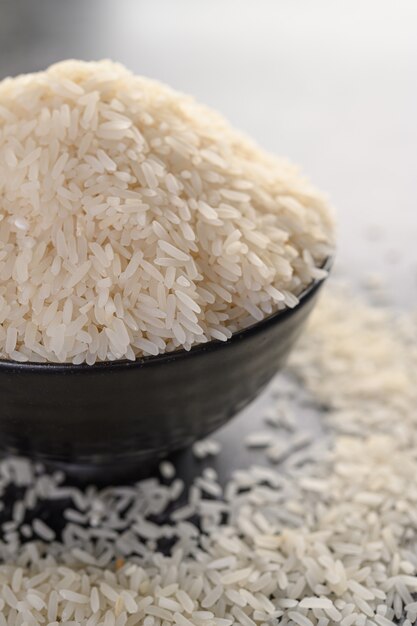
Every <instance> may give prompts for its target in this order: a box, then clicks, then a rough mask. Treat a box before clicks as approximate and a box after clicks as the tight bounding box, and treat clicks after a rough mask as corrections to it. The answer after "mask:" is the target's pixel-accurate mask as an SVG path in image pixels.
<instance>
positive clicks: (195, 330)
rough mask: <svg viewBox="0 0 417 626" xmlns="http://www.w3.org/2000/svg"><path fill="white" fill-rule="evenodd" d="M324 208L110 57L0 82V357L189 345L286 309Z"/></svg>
mask: <svg viewBox="0 0 417 626" xmlns="http://www.w3.org/2000/svg"><path fill="white" fill-rule="evenodd" d="M332 240H333V225H332V220H331V217H330V212H329V208H328V206H327V203H326V201H325V200H324V199H323V198H322V197H321V196H320V195H319V194H318V193H317V192H316V191H315V190H313V189H312V188H311V187H310V185H309V184H308V183H307V182H306V181H305V180H304V179H303V178H301V177H300V175H299V174H298V172H297V170H296V169H295V168H294V167H293V166H292V165H290V164H288V163H287V162H286V161H283V160H279V159H277V158H275V157H273V156H271V155H269V154H267V153H265V152H263V151H262V150H260V149H259V148H258V147H257V146H256V145H254V144H253V143H251V141H250V140H249V139H247V138H246V137H244V136H243V135H241V134H240V133H238V132H237V131H235V130H233V129H232V128H231V127H230V126H229V125H228V124H227V123H226V122H225V121H224V120H223V119H222V118H221V117H220V116H219V115H218V114H216V113H215V112H213V111H211V110H210V109H208V108H205V107H203V106H201V105H199V104H197V103H196V102H195V101H194V100H193V99H192V98H190V97H187V96H184V95H182V94H180V93H177V92H175V91H173V90H171V89H169V88H168V87H166V86H164V85H161V84H160V83H157V82H155V81H152V80H149V79H146V78H142V77H137V76H133V75H132V74H131V73H130V72H129V71H128V70H126V69H125V68H124V67H122V66H121V65H118V64H115V63H111V62H109V61H102V62H98V63H85V62H80V61H65V62H61V63H58V64H56V65H53V66H51V67H50V68H49V69H48V70H46V71H44V72H39V73H37V74H29V75H23V76H18V77H17V78H7V79H5V80H3V81H2V82H1V83H0V309H1V315H0V356H2V357H4V358H8V359H14V360H18V361H27V360H30V361H52V362H72V363H74V364H78V363H82V362H87V363H89V364H93V363H95V362H96V361H104V360H114V359H121V358H127V359H135V357H136V356H138V355H139V356H140V355H157V354H160V353H163V352H166V351H172V350H175V349H177V348H185V349H186V350H189V349H190V348H191V346H192V345H194V344H196V343H202V342H207V341H210V340H212V339H215V340H218V341H226V340H227V339H228V338H230V336H231V334H232V333H233V332H235V331H237V330H239V329H242V328H245V327H247V326H249V325H251V324H253V323H254V322H255V321H258V320H261V319H263V318H264V317H266V316H268V315H269V314H271V313H272V312H274V311H276V310H279V309H282V308H285V307H294V306H296V304H297V302H298V299H297V295H298V294H300V292H301V291H302V290H303V288H305V287H306V286H307V285H308V284H309V283H310V282H311V281H312V280H314V279H316V278H320V277H322V276H323V275H324V272H323V270H321V269H319V266H320V265H321V264H322V262H323V260H324V259H325V258H326V257H327V256H328V255H329V253H330V252H331V249H332Z"/></svg>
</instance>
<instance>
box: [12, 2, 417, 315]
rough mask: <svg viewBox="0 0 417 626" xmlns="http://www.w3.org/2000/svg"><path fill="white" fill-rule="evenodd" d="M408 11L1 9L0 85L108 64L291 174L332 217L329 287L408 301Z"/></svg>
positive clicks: (416, 235)
mask: <svg viewBox="0 0 417 626" xmlns="http://www.w3.org/2000/svg"><path fill="white" fill-rule="evenodd" d="M416 35H417V2H415V0H396V2H393V1H392V0H363V1H361V0H341V1H336V0H315V1H314V2H312V1H311V0H210V1H209V0H207V1H206V2H203V1H202V0H200V1H199V0H148V1H142V0H0V77H3V76H6V75H13V74H16V73H20V72H27V71H32V70H38V69H41V68H44V67H45V66H47V65H49V64H50V63H53V62H55V61H57V60H60V59H64V58H67V57H76V58H82V59H100V58H103V57H107V58H112V59H114V60H117V61H121V62H122V63H124V64H126V65H127V66H128V67H129V68H131V69H132V70H134V71H135V72H137V73H141V74H145V75H147V76H151V77H155V78H158V79H160V80H163V81H165V82H167V83H169V84H170V85H172V86H174V87H176V88H178V89H180V90H183V91H186V92H189V93H192V94H194V95H195V96H196V97H197V98H198V99H200V100H202V101H203V102H205V103H207V104H210V105H212V106H213V107H215V108H216V109H218V110H220V111H222V112H223V113H224V114H225V115H226V116H227V117H228V118H229V119H230V120H231V121H232V122H233V124H234V125H236V126H238V127H241V128H242V129H244V130H245V131H247V132H249V133H250V134H252V135H253V136H254V137H255V138H256V139H257V140H258V142H259V143H261V144H262V145H263V146H265V147H266V148H268V149H270V150H272V151H275V152H277V153H279V154H284V155H288V156H289V157H290V158H291V159H292V160H294V161H296V162H298V163H299V164H300V165H301V166H302V168H303V170H304V171H305V172H306V173H307V174H308V175H309V176H310V177H311V178H312V180H313V181H314V182H315V183H316V185H317V186H319V187H321V188H322V189H324V190H326V191H327V192H328V193H329V195H330V197H331V200H332V202H333V204H334V205H335V206H336V207H337V209H338V213H339V223H340V228H339V231H340V246H339V255H338V268H337V272H338V273H339V274H344V275H345V276H349V277H350V278H351V279H352V280H353V282H354V283H355V284H357V285H362V284H363V283H364V282H366V281H367V278H368V274H369V273H370V272H374V271H377V272H381V273H382V274H383V275H384V276H385V278H386V280H387V281H388V282H390V283H392V285H393V288H392V296H395V297H396V300H397V301H398V302H399V303H401V304H403V303H410V304H412V303H415V301H416V294H417V244H416V239H417V202H416V200H417V176H416V174H417V120H416V112H417V84H416V78H417V71H416V69H417V68H416V59H417V36H416Z"/></svg>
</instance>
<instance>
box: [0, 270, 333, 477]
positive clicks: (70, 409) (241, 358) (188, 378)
mask: <svg viewBox="0 0 417 626" xmlns="http://www.w3.org/2000/svg"><path fill="white" fill-rule="evenodd" d="M329 267H330V261H327V263H326V265H325V268H326V269H328V268H329ZM322 283H323V280H317V281H315V282H313V283H312V284H311V285H310V286H309V287H308V288H307V289H306V290H305V291H304V292H303V293H302V294H301V296H300V302H299V304H298V305H297V306H296V307H295V308H294V309H285V310H283V311H280V312H278V313H275V314H273V315H271V316H270V317H268V318H266V319H265V320H263V321H261V322H259V323H257V324H255V325H253V326H251V327H250V328H247V329H245V330H243V331H241V332H237V333H235V334H234V335H233V336H232V338H231V339H230V340H229V341H227V342H225V343H222V342H217V341H212V342H209V343H207V344H202V345H199V346H196V347H194V348H192V349H191V350H190V351H189V352H186V351H184V350H179V351H176V352H173V353H170V354H164V355H160V356H156V357H145V358H141V359H137V360H136V361H134V362H131V361H115V362H107V363H97V364H95V365H93V366H89V365H85V364H82V365H71V364H43V363H17V362H13V361H4V360H3V361H0V406H1V414H0V450H2V451H4V452H8V453H15V454H20V455H25V456H28V457H32V458H36V459H39V460H42V461H44V462H47V463H57V464H64V465H65V466H66V467H68V468H69V469H72V470H76V474H81V475H82V474H83V473H88V474H89V475H90V476H91V475H93V476H101V475H102V476H108V477H109V478H110V479H111V478H114V477H116V476H117V475H123V474H127V473H129V472H130V471H131V470H133V469H134V468H137V467H140V466H142V467H143V466H144V464H145V465H149V463H152V462H154V461H156V460H158V459H159V458H160V457H162V456H166V455H167V454H169V453H171V452H173V451H175V450H179V449H180V448H184V447H186V446H188V445H190V444H191V443H193V442H194V441H195V440H197V439H199V438H201V437H204V436H206V435H208V434H209V433H211V432H212V431H214V430H216V429H217V428H219V426H222V425H223V424H224V423H225V422H227V421H228V420H229V419H230V418H231V417H233V415H235V414H236V413H237V412H238V411H240V410H241V409H242V408H243V407H244V406H246V405H247V404H248V403H249V402H250V401H251V400H253V399H254V398H255V397H256V396H257V395H258V394H259V393H260V391H261V390H262V389H263V388H264V387H265V386H266V385H267V383H268V382H269V381H270V380H271V378H272V377H273V376H274V374H275V373H276V372H277V370H278V369H279V368H280V367H281V366H282V365H283V363H284V361H285V359H286V357H287V355H288V353H289V352H290V350H291V348H292V346H293V344H294V342H295V341H296V339H297V337H298V335H299V334H300V332H301V330H302V327H303V325H304V322H305V321H306V319H307V316H308V315H309V313H310V311H311V310H312V308H313V306H314V303H315V301H316V298H317V295H318V292H319V289H320V287H321V285H322Z"/></svg>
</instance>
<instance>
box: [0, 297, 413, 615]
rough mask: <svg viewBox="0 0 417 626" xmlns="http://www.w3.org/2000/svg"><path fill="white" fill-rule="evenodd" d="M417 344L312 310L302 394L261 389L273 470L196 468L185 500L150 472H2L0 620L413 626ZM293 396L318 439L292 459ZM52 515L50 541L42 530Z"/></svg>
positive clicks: (339, 302)
mask: <svg viewBox="0 0 417 626" xmlns="http://www.w3.org/2000/svg"><path fill="white" fill-rule="evenodd" d="M347 309H349V316H345V311H346V310H347ZM416 332H417V331H416V324H415V317H414V316H411V315H408V316H407V317H406V318H405V319H393V317H392V315H391V314H390V313H389V312H386V311H377V310H375V309H372V308H370V307H368V306H367V305H364V304H363V303H360V302H357V301H355V299H354V298H352V296H351V294H346V295H344V294H340V293H338V294H336V296H331V297H326V298H324V299H323V300H322V302H321V303H320V305H319V307H318V310H317V314H315V317H314V319H313V323H312V325H311V327H310V330H309V332H307V334H306V335H305V337H304V339H303V342H302V344H301V345H300V346H299V348H297V350H296V352H295V354H294V358H293V361H292V369H293V372H294V373H295V375H296V377H297V378H298V379H301V380H302V381H303V383H304V388H301V387H299V386H298V385H297V384H296V383H294V382H293V381H291V380H290V381H286V380H283V379H282V377H280V378H279V379H277V380H276V381H274V383H273V386H272V389H271V390H270V392H269V404H268V409H267V411H266V417H267V418H268V423H269V424H273V425H274V426H272V427H271V428H270V430H269V431H268V433H269V441H267V440H266V437H265V436H264V437H263V439H262V437H261V434H257V440H256V442H257V443H258V444H260V443H262V445H267V446H268V448H267V452H268V450H269V451H271V450H275V451H276V449H277V446H278V443H280V445H281V456H280V457H279V458H278V457H277V456H276V455H275V456H274V457H273V458H274V460H275V461H280V460H281V461H282V462H281V463H280V464H279V465H278V466H277V467H274V466H266V464H265V461H263V460H261V462H259V461H258V464H257V465H253V466H252V467H248V466H247V467H245V468H244V469H241V470H237V471H235V472H234V473H233V475H232V477H231V478H230V479H229V480H228V481H227V483H226V484H225V485H222V484H221V483H220V482H219V480H218V478H217V475H216V471H215V469H214V467H207V466H206V467H205V469H202V471H201V474H200V475H199V476H196V477H195V480H194V484H193V485H192V487H191V489H190V491H189V494H188V502H187V500H186V499H185V498H184V497H183V498H182V501H179V500H181V492H182V490H183V489H184V487H185V486H184V483H183V482H182V480H181V479H180V478H178V477H175V470H174V468H173V467H172V465H170V464H169V463H166V462H165V463H164V464H163V465H162V466H161V473H162V475H163V476H164V481H163V482H159V481H158V480H157V478H150V479H147V480H143V481H141V482H138V483H137V484H135V485H129V486H127V485H125V486H120V487H114V488H107V489H104V490H102V491H98V490H97V489H96V488H94V487H89V488H88V489H87V490H86V491H83V492H82V491H80V490H78V489H76V488H74V487H72V488H71V487H66V486H63V484H62V480H63V476H62V475H61V474H60V473H56V474H54V475H53V476H51V475H47V474H45V473H44V472H43V471H42V469H41V468H40V467H37V466H33V465H31V464H29V463H28V462H26V461H22V460H7V461H3V462H2V463H0V490H1V491H2V492H3V493H5V494H6V495H7V493H8V490H9V489H10V486H11V485H14V486H15V499H14V501H12V502H11V501H10V498H9V499H8V498H7V497H6V498H5V499H3V504H4V505H5V509H4V511H3V512H2V513H1V516H2V526H1V529H2V532H3V541H1V542H0V558H1V560H2V561H3V563H2V565H0V624H1V625H2V626H23V625H25V626H26V624H27V625H28V626H31V625H32V624H33V626H36V625H37V624H50V625H51V626H58V625H59V624H61V625H65V626H78V625H82V626H98V625H101V626H136V625H143V626H171V625H177V626H234V625H236V626H334V625H336V624H339V625H340V626H375V625H377V626H394V625H395V624H400V623H401V624H402V625H403V626H411V624H415V623H416V622H417V513H416V503H417V486H416V481H415V477H416V475H417V452H416V450H417V434H416V433H417V429H416V424H417V415H416V406H417V351H416V349H415V347H414V346H415V345H416ZM306 390H307V391H309V392H310V394H311V395H310V396H307V397H306ZM274 395H277V396H278V398H276V399H274ZM303 398H305V399H306V400H308V402H309V404H310V405H311V403H312V402H313V403H315V404H317V406H318V407H324V410H323V411H322V413H321V418H322V422H323V423H324V425H325V426H326V434H325V435H324V433H323V434H322V436H321V437H320V438H317V441H313V442H310V443H308V442H307V441H306V439H304V447H303V448H302V449H300V447H299V446H300V445H301V444H300V442H301V435H303V434H305V428H303V429H302V430H300V432H299V434H297V428H299V426H300V419H299V418H300V415H299V414H300V413H302V412H303V411H305V408H304V409H303V408H302V407H301V406H300V405H299V404H298V403H299V402H300V401H301V402H304V399H303ZM289 411H292V412H293V413H294V415H295V419H288V415H285V414H286V413H288V412H289ZM309 417H310V418H311V410H310V414H309ZM280 426H285V428H280ZM265 428H266V427H265ZM288 429H290V430H291V429H293V430H295V432H293V433H292V434H288V433H287V435H285V432H286V431H288ZM254 441H255V435H254V434H252V435H251V439H250V440H249V441H248V443H249V444H250V445H253V443H254ZM238 456H241V455H238ZM268 456H269V457H270V458H271V456H270V455H268ZM16 486H17V489H16ZM11 505H12V506H11ZM57 508H58V511H60V512H61V516H62V518H63V526H64V530H63V533H62V537H60V538H58V537H56V536H55V533H54V531H53V530H52V529H51V528H50V527H49V526H48V524H50V520H51V519H52V517H53V516H51V510H55V522H57V521H58V519H59V515H57ZM166 508H168V509H170V510H171V511H172V509H175V510H174V512H173V513H171V515H163V511H164V510H165V509H166ZM34 515H35V516H37V519H35V520H33V516H34ZM198 518H199V520H200V523H199V525H197V523H196V520H197V519H198ZM156 522H158V523H156ZM58 524H59V522H58ZM40 539H41V540H43V541H39V540H40ZM22 540H24V541H26V543H25V544H24V545H22ZM161 542H162V544H164V543H165V545H167V543H168V544H174V548H173V550H172V552H171V554H170V555H169V554H166V553H165V554H163V553H162V551H161ZM403 620H404V621H403Z"/></svg>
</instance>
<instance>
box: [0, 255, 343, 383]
mask: <svg viewBox="0 0 417 626" xmlns="http://www.w3.org/2000/svg"><path fill="white" fill-rule="evenodd" d="M333 262H334V254H329V255H328V256H327V257H326V258H325V259H324V261H323V263H322V264H321V265H320V266H318V269H323V270H326V271H327V275H326V276H323V277H321V278H316V279H314V280H312V281H311V283H309V284H308V285H307V287H305V288H304V289H303V291H302V292H301V293H300V294H299V296H297V297H298V300H299V302H298V304H296V306H295V307H293V308H289V307H286V308H285V309H281V310H279V311H275V313H271V315H268V316H267V317H265V318H264V319H262V320H260V321H259V322H255V323H254V324H251V325H250V326H247V327H246V328H243V329H242V330H238V331H237V332H235V333H233V334H232V336H231V337H230V338H229V339H227V341H219V340H217V339H212V340H211V341H208V342H206V343H199V344H196V345H194V346H192V348H191V349H190V350H184V348H180V349H178V350H173V351H172V352H164V353H163V354H157V355H155V356H154V355H150V356H143V357H139V358H137V359H135V360H134V361H130V360H128V359H116V360H114V361H98V362H96V363H94V364H93V365H88V364H87V363H80V364H78V365H74V364H73V363H51V362H46V363H39V362H36V361H24V362H20V361H12V360H9V359H0V371H1V370H14V371H19V372H22V373H23V372H39V373H40V372H48V373H50V374H52V373H63V374H65V373H66V374H70V373H76V372H83V373H86V372H91V373H93V372H96V373H97V372H100V371H102V372H104V371H108V370H110V369H111V370H119V369H122V370H125V369H131V368H142V367H145V366H154V365H156V364H158V363H168V362H171V361H179V360H182V359H185V358H191V357H193V356H197V355H200V354H202V353H207V352H214V351H216V350H222V349H223V350H225V349H227V348H229V347H230V346H231V345H234V344H235V343H237V342H240V341H243V340H245V339H247V338H248V337H251V336H253V335H256V334H258V333H260V332H262V331H263V330H265V329H266V328H268V327H269V326H271V325H273V324H276V323H278V322H281V321H283V320H285V319H287V318H289V317H291V316H292V315H294V314H295V313H296V312H297V311H298V310H299V309H300V308H302V307H303V306H304V305H305V304H306V303H307V302H308V301H309V300H310V299H311V298H312V296H313V295H314V294H315V293H316V292H317V290H318V289H319V288H320V287H321V286H322V284H323V283H324V282H325V281H326V280H327V278H328V275H329V272H330V270H331V268H332V265H333Z"/></svg>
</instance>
